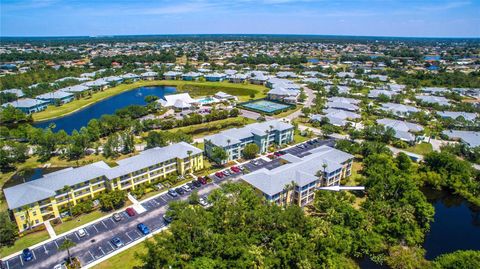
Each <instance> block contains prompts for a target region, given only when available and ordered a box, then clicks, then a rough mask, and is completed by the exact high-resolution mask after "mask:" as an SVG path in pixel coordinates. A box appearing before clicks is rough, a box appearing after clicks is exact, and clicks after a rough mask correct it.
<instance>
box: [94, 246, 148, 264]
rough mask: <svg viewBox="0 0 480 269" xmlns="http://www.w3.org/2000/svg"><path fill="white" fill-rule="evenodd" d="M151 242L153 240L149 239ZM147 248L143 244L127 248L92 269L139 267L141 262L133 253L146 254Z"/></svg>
mask: <svg viewBox="0 0 480 269" xmlns="http://www.w3.org/2000/svg"><path fill="white" fill-rule="evenodd" d="M149 240H153V239H149ZM146 252H147V248H146V247H145V245H144V243H139V244H137V245H135V246H133V247H131V248H128V249H126V250H124V251H122V252H120V253H118V254H117V255H115V256H113V257H111V258H109V259H108V260H106V261H103V262H101V263H99V264H97V265H95V266H94V267H93V268H94V269H110V268H115V269H130V268H135V267H138V266H140V265H141V262H140V261H139V260H138V259H137V258H136V257H135V253H146Z"/></svg>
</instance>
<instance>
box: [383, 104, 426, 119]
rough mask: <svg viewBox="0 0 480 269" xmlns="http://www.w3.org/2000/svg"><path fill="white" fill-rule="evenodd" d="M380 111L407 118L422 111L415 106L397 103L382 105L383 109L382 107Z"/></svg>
mask: <svg viewBox="0 0 480 269" xmlns="http://www.w3.org/2000/svg"><path fill="white" fill-rule="evenodd" d="M380 109H381V110H383V111H386V112H390V113H393V114H395V115H396V116H398V117H406V116H408V115H410V114H412V113H417V112H419V111H420V110H419V109H418V108H416V107H413V106H407V105H403V104H395V103H384V104H382V107H380Z"/></svg>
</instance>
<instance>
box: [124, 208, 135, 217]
mask: <svg viewBox="0 0 480 269" xmlns="http://www.w3.org/2000/svg"><path fill="white" fill-rule="evenodd" d="M125 211H126V212H127V214H128V215H129V216H130V217H133V216H135V213H136V212H135V209H133V208H131V207H129V208H127V209H126V210H125Z"/></svg>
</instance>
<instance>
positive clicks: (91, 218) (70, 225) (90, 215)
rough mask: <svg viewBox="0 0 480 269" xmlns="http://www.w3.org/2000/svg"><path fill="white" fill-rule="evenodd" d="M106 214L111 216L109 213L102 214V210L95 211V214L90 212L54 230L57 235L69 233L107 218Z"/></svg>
mask: <svg viewBox="0 0 480 269" xmlns="http://www.w3.org/2000/svg"><path fill="white" fill-rule="evenodd" d="M106 214H110V213H108V212H102V211H100V210H95V211H93V212H90V213H88V214H83V215H80V216H78V217H76V218H73V219H71V220H68V221H65V222H63V223H61V224H59V225H56V226H53V229H54V230H55V233H56V234H57V235H59V234H62V233H65V232H68V231H70V230H73V229H75V228H76V227H78V226H81V225H83V224H85V223H88V222H91V221H94V220H96V219H98V218H101V217H103V216H105V215H106Z"/></svg>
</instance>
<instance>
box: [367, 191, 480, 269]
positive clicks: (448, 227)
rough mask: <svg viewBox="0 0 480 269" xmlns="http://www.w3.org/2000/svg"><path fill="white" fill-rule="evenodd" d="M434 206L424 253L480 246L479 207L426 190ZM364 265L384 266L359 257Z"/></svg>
mask: <svg viewBox="0 0 480 269" xmlns="http://www.w3.org/2000/svg"><path fill="white" fill-rule="evenodd" d="M423 192H424V193H425V195H426V196H427V198H428V200H429V202H430V203H432V205H433V206H434V207H435V217H434V221H433V222H432V223H431V224H430V232H429V233H427V235H426V237H425V242H424V244H423V247H424V248H425V250H426V251H427V253H426V255H425V257H426V258H427V259H428V260H434V259H435V258H436V257H438V256H439V255H442V254H445V253H451V252H454V251H457V250H469V249H471V250H480V208H478V207H475V206H474V205H472V204H470V203H468V202H467V201H466V200H465V199H463V198H461V197H459V196H456V195H452V194H449V193H447V192H440V191H432V190H423ZM358 264H359V266H360V268H362V269H385V268H388V267H387V266H386V265H379V264H376V263H374V262H372V261H371V260H370V259H368V258H363V259H361V260H359V261H358Z"/></svg>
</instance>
